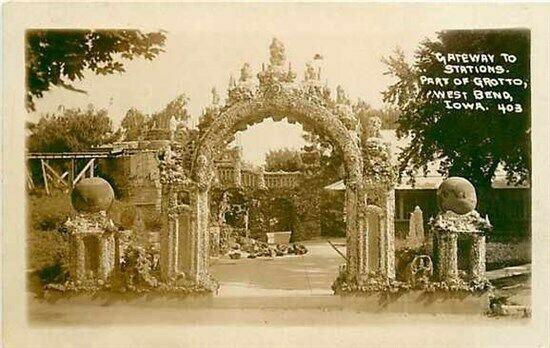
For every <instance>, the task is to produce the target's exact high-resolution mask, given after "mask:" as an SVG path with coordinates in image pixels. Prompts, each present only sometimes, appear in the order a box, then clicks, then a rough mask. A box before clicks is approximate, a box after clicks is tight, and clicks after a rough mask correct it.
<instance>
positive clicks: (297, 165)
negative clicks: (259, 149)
mask: <svg viewBox="0 0 550 348" xmlns="http://www.w3.org/2000/svg"><path fill="white" fill-rule="evenodd" d="M265 164H266V168H265V169H266V171H268V172H276V171H279V170H282V171H285V172H296V171H299V170H301V169H302V158H301V155H300V151H298V150H291V149H287V148H285V149H279V150H270V151H269V152H268V153H267V154H266V155H265Z"/></svg>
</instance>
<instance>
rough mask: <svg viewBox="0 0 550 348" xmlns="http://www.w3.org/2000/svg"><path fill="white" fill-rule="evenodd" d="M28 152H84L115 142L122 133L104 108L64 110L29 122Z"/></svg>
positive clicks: (91, 107)
mask: <svg viewBox="0 0 550 348" xmlns="http://www.w3.org/2000/svg"><path fill="white" fill-rule="evenodd" d="M27 128H28V131H29V135H28V137H27V149H28V151H29V152H69V151H84V150H88V149H90V148H91V147H94V146H99V145H103V144H108V143H111V142H113V141H116V140H117V139H118V138H119V136H120V133H119V132H118V131H117V132H115V131H114V130H113V123H112V121H111V119H110V118H109V116H108V114H107V111H106V110H104V109H101V110H95V109H94V107H93V106H91V105H90V106H88V108H87V109H86V110H81V109H65V110H63V109H62V107H60V111H59V113H55V114H46V115H43V116H42V117H40V120H39V121H38V122H37V123H28V124H27Z"/></svg>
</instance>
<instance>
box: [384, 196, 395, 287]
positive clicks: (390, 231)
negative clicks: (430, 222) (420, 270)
mask: <svg viewBox="0 0 550 348" xmlns="http://www.w3.org/2000/svg"><path fill="white" fill-rule="evenodd" d="M394 219H395V189H394V188H391V189H390V190H389V191H388V192H386V219H385V226H384V230H383V231H384V233H385V247H384V249H383V252H384V253H385V255H384V259H385V262H386V266H385V275H386V277H388V278H389V279H395V223H394Z"/></svg>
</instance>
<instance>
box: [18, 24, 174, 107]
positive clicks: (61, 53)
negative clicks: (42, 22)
mask: <svg viewBox="0 0 550 348" xmlns="http://www.w3.org/2000/svg"><path fill="white" fill-rule="evenodd" d="M165 39H166V36H165V34H164V32H162V31H160V32H151V33H142V32H140V31H139V30H89V29H86V30H49V29H48V30H41V29H39V30H28V31H27V33H26V45H25V52H26V65H25V68H26V76H27V95H26V105H27V108H28V109H29V110H34V101H35V99H36V98H41V97H42V96H43V93H44V92H45V91H48V90H49V89H50V88H51V86H58V87H63V88H67V89H69V90H73V91H78V92H84V91H82V90H79V89H77V88H75V87H74V86H73V85H72V82H74V81H76V80H81V79H82V78H83V77H84V71H86V70H90V71H92V72H94V73H95V74H98V75H107V74H112V73H115V72H124V71H125V70H124V64H123V63H122V61H121V60H122V59H126V60H131V59H134V58H137V57H142V58H145V59H148V60H151V59H153V58H155V57H156V56H157V55H158V54H159V53H160V52H162V47H163V46H164V43H165Z"/></svg>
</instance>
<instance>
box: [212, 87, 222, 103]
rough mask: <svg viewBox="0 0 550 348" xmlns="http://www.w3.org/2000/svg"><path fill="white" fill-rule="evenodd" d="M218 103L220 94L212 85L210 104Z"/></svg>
mask: <svg viewBox="0 0 550 348" xmlns="http://www.w3.org/2000/svg"><path fill="white" fill-rule="evenodd" d="M219 104H220V95H219V94H218V91H217V90H216V87H212V105H219Z"/></svg>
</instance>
